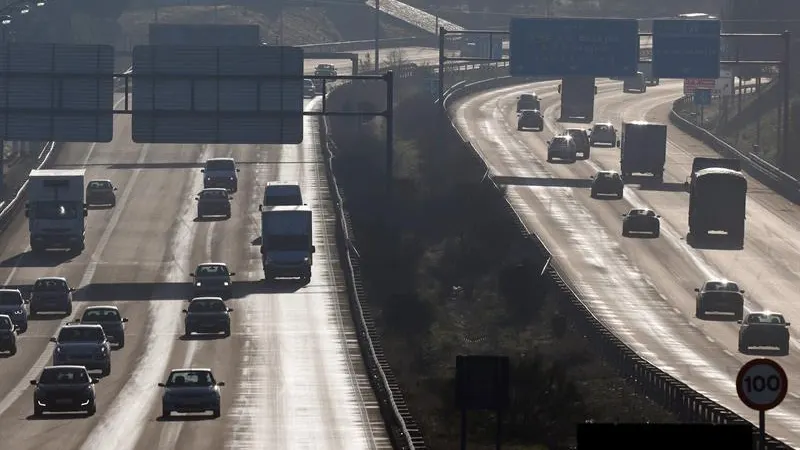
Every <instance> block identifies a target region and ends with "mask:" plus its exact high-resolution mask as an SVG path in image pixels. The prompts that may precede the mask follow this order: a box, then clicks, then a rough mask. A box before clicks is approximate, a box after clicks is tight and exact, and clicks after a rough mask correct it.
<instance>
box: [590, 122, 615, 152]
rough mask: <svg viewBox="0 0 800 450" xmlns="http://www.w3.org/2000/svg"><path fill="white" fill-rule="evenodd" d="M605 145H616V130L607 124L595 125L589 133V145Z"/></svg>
mask: <svg viewBox="0 0 800 450" xmlns="http://www.w3.org/2000/svg"><path fill="white" fill-rule="evenodd" d="M599 144H602V145H606V146H608V147H614V146H615V145H617V130H616V129H615V128H614V125H613V124H611V123H609V122H604V123H596V124H594V126H593V127H592V131H591V132H590V133H589V145H594V146H596V145H599Z"/></svg>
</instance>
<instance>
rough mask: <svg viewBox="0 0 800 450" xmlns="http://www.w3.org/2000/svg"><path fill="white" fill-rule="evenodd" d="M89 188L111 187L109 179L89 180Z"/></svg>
mask: <svg viewBox="0 0 800 450" xmlns="http://www.w3.org/2000/svg"><path fill="white" fill-rule="evenodd" d="M89 189H111V182H109V181H90V182H89Z"/></svg>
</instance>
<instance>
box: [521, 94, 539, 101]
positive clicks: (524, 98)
mask: <svg viewBox="0 0 800 450" xmlns="http://www.w3.org/2000/svg"><path fill="white" fill-rule="evenodd" d="M519 99H520V100H522V101H523V102H532V101H534V100H536V97H535V96H534V95H533V94H522V95H520V96H519Z"/></svg>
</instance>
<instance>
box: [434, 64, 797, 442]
mask: <svg viewBox="0 0 800 450" xmlns="http://www.w3.org/2000/svg"><path fill="white" fill-rule="evenodd" d="M509 78H511V77H501V78H495V79H490V80H483V81H479V82H475V83H463V84H461V85H459V86H458V87H454V88H451V90H450V91H449V92H448V95H447V98H446V99H445V102H444V105H445V107H446V106H447V105H448V104H450V103H452V101H453V100H454V99H456V98H460V97H463V96H466V95H469V94H471V93H474V92H478V91H483V90H487V89H495V88H498V87H502V86H509V85H513V84H517V83H516V82H513V81H512V80H509ZM450 125H451V126H452V127H453V129H454V131H455V133H457V134H458V136H460V137H461V140H462V141H463V142H464V146H465V148H466V149H467V150H468V151H470V152H471V154H472V155H473V156H474V157H475V159H476V163H478V164H480V165H481V167H483V168H484V169H485V170H486V173H487V174H489V169H488V167H487V166H486V163H485V162H484V161H483V159H482V158H481V157H480V154H479V153H478V152H477V151H476V149H475V148H474V147H473V146H472V144H471V143H470V142H469V141H468V140H467V139H465V138H464V136H463V135H461V133H460V132H459V131H458V128H457V127H455V125H453V123H452V120H451V122H450ZM485 178H486V179H488V180H489V181H490V182H491V183H492V184H493V185H494V186H495V187H496V188H498V189H499V187H498V186H497V184H496V183H494V181H493V180H492V179H491V176H487V177H485ZM504 206H505V208H506V210H507V211H508V214H509V216H510V217H511V218H512V220H514V222H515V223H516V225H517V227H518V228H519V230H520V233H522V235H523V236H524V237H526V238H528V240H529V242H531V244H532V248H533V249H534V250H536V251H537V252H538V253H539V255H540V256H541V257H542V258H541V260H542V261H548V264H546V267H545V270H544V271H543V273H546V274H547V277H548V279H549V280H550V282H551V283H552V286H553V287H555V288H556V289H557V290H558V292H560V294H561V295H562V296H563V298H564V300H565V302H563V304H564V305H569V307H568V308H565V313H566V314H567V316H568V317H569V319H570V321H571V322H572V323H573V324H574V325H575V326H576V328H578V330H579V331H580V332H581V333H583V334H584V335H585V336H587V337H588V339H589V342H591V343H592V344H593V345H595V346H596V348H597V350H598V351H599V353H600V355H601V357H602V358H604V359H605V360H606V361H608V362H610V363H612V364H613V365H614V366H615V367H616V368H617V370H618V371H619V373H620V374H621V375H622V376H623V377H625V378H626V379H627V380H628V381H629V382H630V383H631V384H632V385H633V386H635V387H636V388H637V390H638V391H639V392H640V393H642V394H644V395H646V396H647V397H648V398H650V399H651V400H653V401H655V402H657V403H658V404H660V405H661V406H662V407H664V408H665V409H666V410H669V411H671V412H673V413H674V414H675V415H677V416H678V418H679V419H680V420H681V421H682V422H706V423H708V422H711V423H719V424H747V425H749V426H751V428H752V430H753V445H754V447H753V448H756V447H755V445H756V442H757V439H758V436H759V434H758V429H757V428H756V427H755V426H753V425H752V424H751V423H749V422H748V421H747V420H745V419H744V418H742V417H741V416H739V415H738V414H736V413H734V412H733V411H731V410H729V409H727V408H725V407H723V406H721V405H719V404H717V403H715V402H713V401H712V400H711V399H709V398H708V397H706V396H705V395H703V394H701V393H699V392H697V391H696V390H694V389H692V388H691V387H690V386H689V385H687V384H686V383H684V382H682V381H680V380H679V379H677V378H675V377H673V376H672V375H670V374H668V373H666V372H665V371H663V370H661V369H660V368H659V367H656V366H655V365H653V364H652V363H650V362H649V361H647V360H645V359H644V358H642V357H640V356H639V355H637V354H636V352H635V351H634V350H633V348H632V347H630V346H629V345H628V344H626V343H625V342H624V341H623V340H622V339H620V338H619V336H617V335H616V334H615V333H614V332H613V331H611V330H610V329H609V328H608V327H606V326H605V324H604V323H603V322H602V321H600V320H599V319H598V318H597V316H595V315H594V314H593V313H592V311H591V310H590V309H589V308H588V307H587V306H586V304H585V303H584V302H583V301H582V300H581V299H580V297H579V296H578V294H577V293H576V292H575V291H574V290H573V289H572V287H571V286H570V285H569V283H568V277H567V276H566V274H565V273H564V270H563V269H562V268H561V267H560V265H559V263H558V261H556V260H555V259H554V258H553V257H552V255H553V253H552V252H551V251H550V250H549V249H548V248H547V246H546V245H545V244H544V242H542V240H541V239H539V237H538V236H537V235H536V234H535V233H534V232H533V231H531V230H529V229H528V228H527V227H526V226H525V223H524V222H523V221H522V219H521V218H520V217H519V215H518V214H517V213H516V211H515V210H514V208H513V207H512V206H511V204H510V203H509V202H508V200H507V199H505V205H504ZM766 441H767V445H766V448H767V449H769V450H790V449H791V447H789V446H788V445H786V444H784V443H782V442H780V441H779V440H777V439H775V438H774V437H772V436H767V440H766Z"/></svg>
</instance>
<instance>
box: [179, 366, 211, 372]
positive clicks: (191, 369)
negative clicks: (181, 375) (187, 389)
mask: <svg viewBox="0 0 800 450" xmlns="http://www.w3.org/2000/svg"><path fill="white" fill-rule="evenodd" d="M173 372H211V369H207V368H205V367H185V368H183V369H172V370H170V371H169V373H173Z"/></svg>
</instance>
